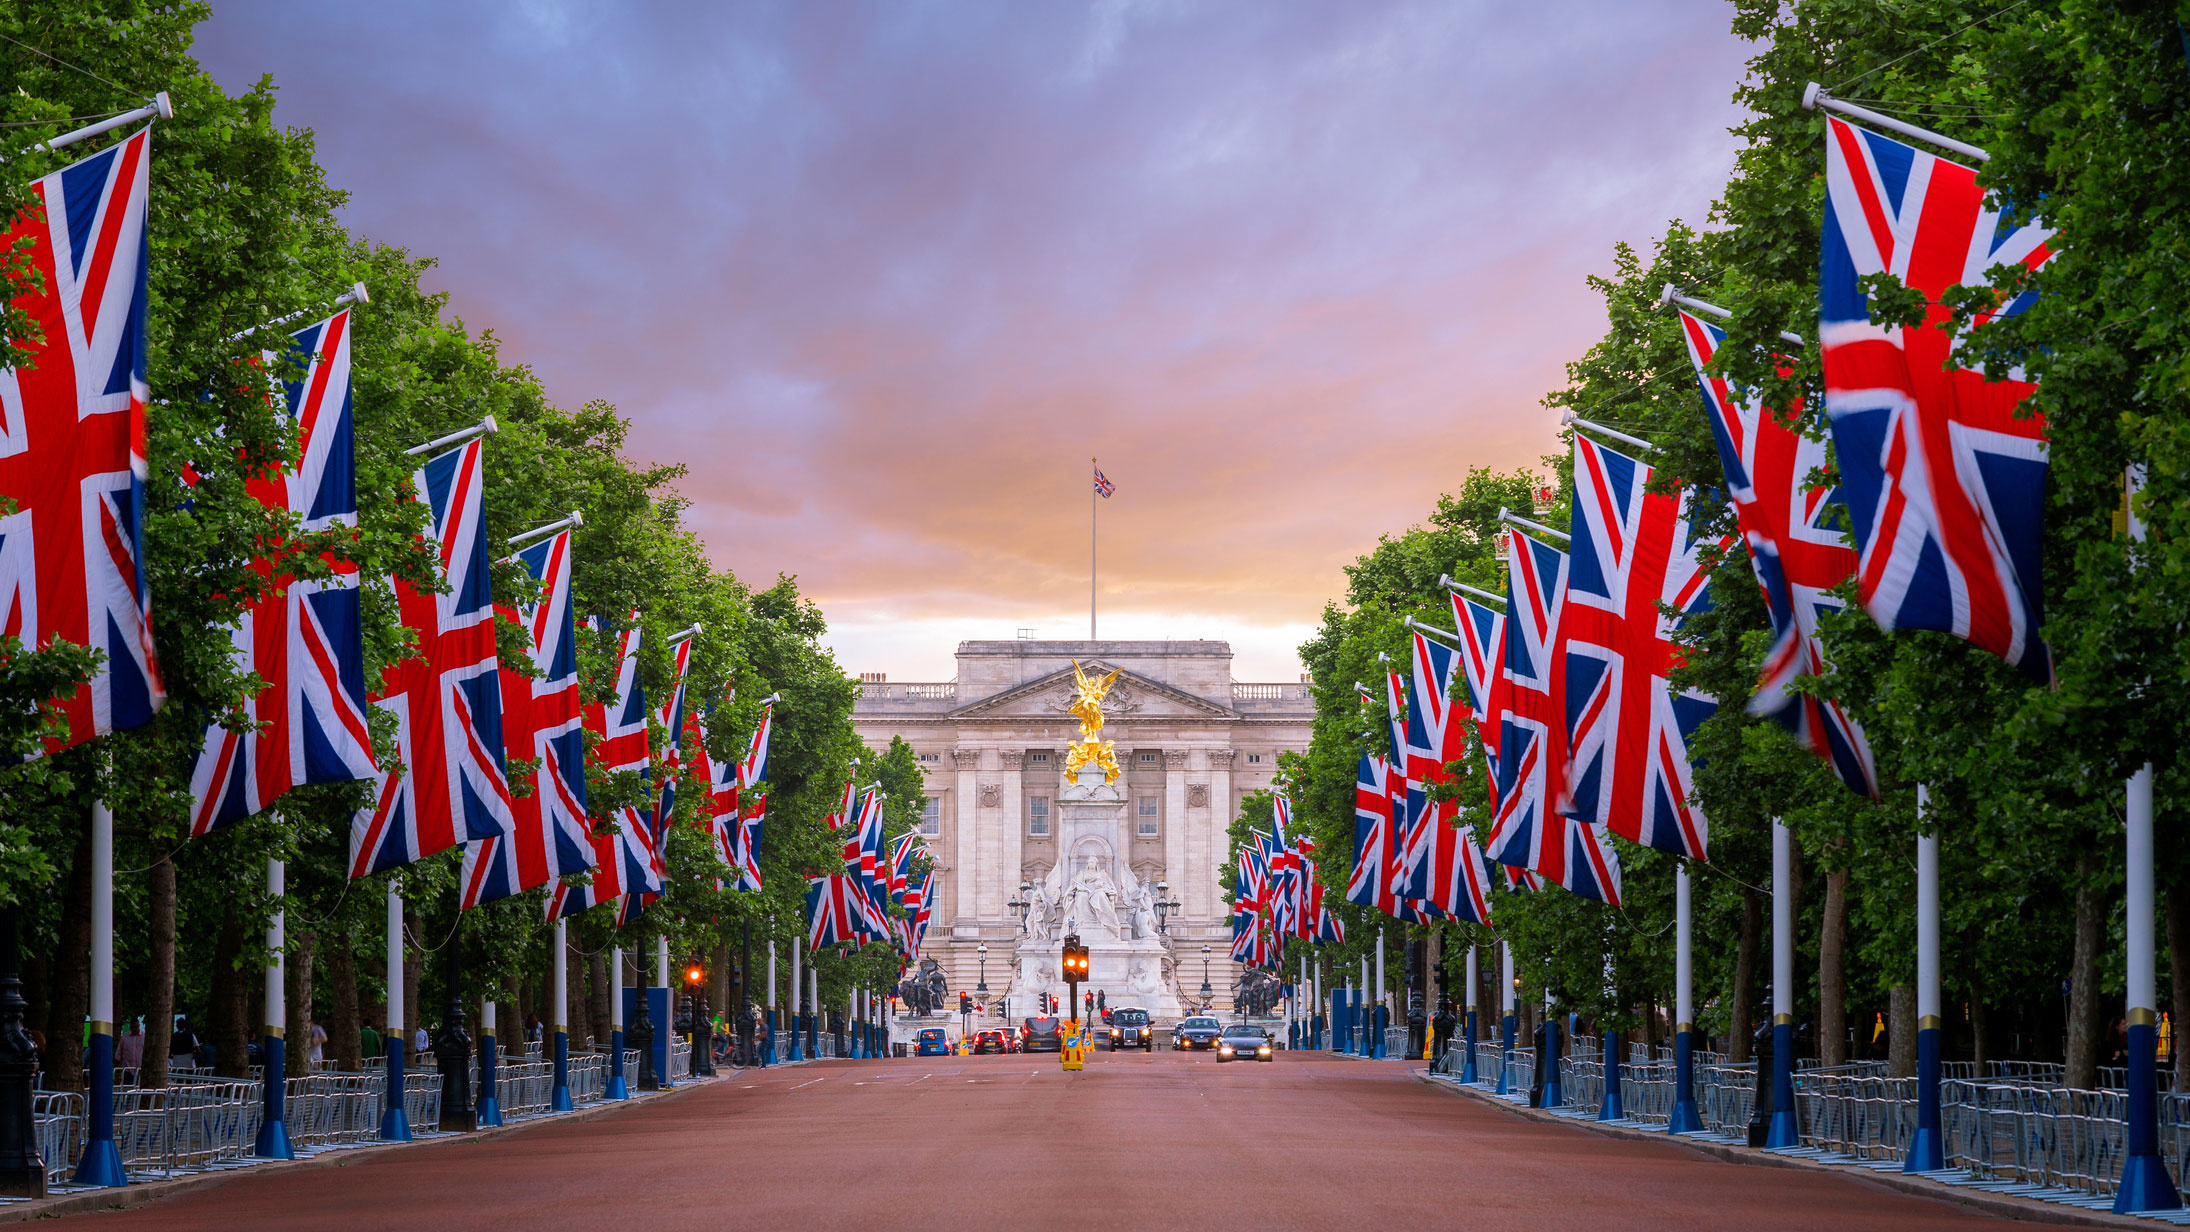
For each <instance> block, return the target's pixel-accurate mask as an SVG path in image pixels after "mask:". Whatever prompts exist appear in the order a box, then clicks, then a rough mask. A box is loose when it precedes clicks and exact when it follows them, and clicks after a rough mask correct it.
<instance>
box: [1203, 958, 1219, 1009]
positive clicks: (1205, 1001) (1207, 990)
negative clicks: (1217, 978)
mask: <svg viewBox="0 0 2190 1232" xmlns="http://www.w3.org/2000/svg"><path fill="white" fill-rule="evenodd" d="M1215 994H1216V990H1215V989H1213V988H1211V987H1209V947H1208V946H1206V945H1205V946H1203V947H1201V1010H1202V1013H1204V1014H1206V1013H1208V1012H1209V998H1210V997H1212V996H1214V995H1215Z"/></svg>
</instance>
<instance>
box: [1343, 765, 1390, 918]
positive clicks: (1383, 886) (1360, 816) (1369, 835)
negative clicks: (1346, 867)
mask: <svg viewBox="0 0 2190 1232" xmlns="http://www.w3.org/2000/svg"><path fill="white" fill-rule="evenodd" d="M1390 773H1391V768H1390V765H1389V763H1387V762H1386V761H1385V760H1384V759H1383V758H1381V757H1375V756H1372V755H1370V754H1368V753H1363V754H1362V755H1361V762H1360V765H1359V766H1358V767H1357V768H1356V770H1355V773H1354V869H1353V875H1352V876H1351V877H1349V878H1348V879H1347V881H1346V901H1347V902H1350V903H1359V904H1360V905H1361V906H1364V907H1374V908H1376V909H1377V910H1378V911H1382V912H1385V913H1386V914H1392V913H1394V912H1395V911H1396V909H1397V907H1398V897H1397V896H1396V895H1395V894H1394V893H1393V892H1392V889H1393V886H1395V885H1396V884H1397V883H1398V881H1399V876H1398V871H1399V861H1398V856H1397V853H1396V851H1395V850H1394V849H1395V848H1396V847H1397V843H1396V842H1394V838H1395V835H1394V834H1393V832H1392V793H1391V789H1390V787H1388V786H1387V785H1386V780H1387V778H1388V776H1389V775H1390Z"/></svg>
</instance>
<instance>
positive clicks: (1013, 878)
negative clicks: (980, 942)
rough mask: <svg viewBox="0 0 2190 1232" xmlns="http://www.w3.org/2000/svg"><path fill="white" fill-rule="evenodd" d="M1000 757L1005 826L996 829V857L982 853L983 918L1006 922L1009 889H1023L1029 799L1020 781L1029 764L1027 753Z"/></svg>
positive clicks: (1052, 822)
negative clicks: (1021, 878)
mask: <svg viewBox="0 0 2190 1232" xmlns="http://www.w3.org/2000/svg"><path fill="white" fill-rule="evenodd" d="M998 756H999V758H1000V760H1001V761H1002V763H1003V768H1004V783H1003V788H1004V790H1003V803H1002V805H1001V806H1000V807H1001V811H1002V813H1003V818H1002V821H1003V824H1002V825H1000V826H998V827H997V828H996V840H995V843H994V848H995V851H996V855H995V858H994V859H988V858H986V857H987V856H988V853H987V852H986V851H984V852H982V855H983V857H984V859H983V862H982V866H981V871H980V876H981V918H982V919H984V920H1001V919H1003V918H1004V900H1005V899H1007V898H1010V897H1011V894H1010V893H1008V892H1007V888H1008V889H1009V890H1011V891H1016V890H1017V889H1018V888H1019V864H1020V859H1021V857H1020V851H1021V849H1022V848H1021V844H1022V843H1023V842H1024V839H1025V835H1026V831H1027V818H1026V811H1027V810H1026V797H1025V795H1024V793H1023V792H1022V791H1021V786H1022V780H1021V778H1020V768H1021V766H1022V764H1023V763H1024V762H1025V761H1026V751H1025V750H1024V749H1002V750H999V752H998ZM1056 824H1057V818H1056V809H1055V806H1054V802H1053V803H1052V807H1051V810H1050V825H1051V826H1052V827H1053V828H1054V827H1055V826H1056ZM1053 832H1054V831H1053Z"/></svg>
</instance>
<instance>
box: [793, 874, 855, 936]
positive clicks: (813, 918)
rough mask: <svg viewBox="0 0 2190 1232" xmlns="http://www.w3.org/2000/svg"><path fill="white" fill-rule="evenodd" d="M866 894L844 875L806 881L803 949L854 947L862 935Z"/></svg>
mask: <svg viewBox="0 0 2190 1232" xmlns="http://www.w3.org/2000/svg"><path fill="white" fill-rule="evenodd" d="M866 897H867V893H866V891H865V890H863V889H861V888H860V887H859V886H857V885H855V884H853V881H852V878H850V877H846V876H841V875H839V876H832V877H808V878H807V879H806V948H807V949H809V950H818V949H820V948H821V947H823V946H825V945H854V944H857V943H858V942H859V941H860V940H861V939H862V938H863V936H864V934H865V924H864V919H863V917H864V910H863V908H862V907H861V904H862V903H863V902H864V901H865V899H866Z"/></svg>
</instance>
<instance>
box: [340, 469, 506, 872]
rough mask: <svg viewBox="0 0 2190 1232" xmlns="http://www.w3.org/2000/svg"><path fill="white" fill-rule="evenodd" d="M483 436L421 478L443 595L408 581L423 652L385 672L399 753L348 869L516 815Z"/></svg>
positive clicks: (408, 612)
mask: <svg viewBox="0 0 2190 1232" xmlns="http://www.w3.org/2000/svg"><path fill="white" fill-rule="evenodd" d="M485 449H486V445H485V442H484V441H483V440H480V439H476V438H475V439H473V440H470V441H467V442H465V443H464V444H462V445H459V446H457V447H456V448H454V449H451V450H449V451H447V452H445V453H442V454H439V455H437V456H436V457H433V458H431V459H428V460H427V462H426V464H425V465H424V466H421V467H419V468H418V471H417V473H416V474H415V475H414V476H413V477H412V482H413V484H414V486H415V488H416V490H417V495H418V498H419V499H420V500H422V501H424V502H425V504H426V509H427V523H428V525H427V537H426V546H427V547H428V548H429V549H430V550H431V552H432V555H433V568H434V572H435V576H436V577H437V578H439V579H441V580H443V581H445V582H446V583H447V584H448V591H447V593H445V594H439V593H431V592H429V593H424V594H421V593H420V592H419V591H418V590H417V589H416V588H414V587H412V586H411V585H410V584H409V583H407V582H403V581H400V580H398V581H397V582H396V584H395V586H396V601H397V604H398V607H399V610H400V612H401V614H402V618H403V623H404V625H405V626H407V627H408V628H410V630H411V631H412V632H413V633H414V634H415V635H416V636H417V638H418V653H417V654H416V655H414V656H412V657H411V658H408V659H405V660H403V661H402V662H400V663H397V664H395V665H394V666H392V667H390V668H388V669H387V671H386V672H384V673H382V675H381V680H380V693H379V694H378V695H377V696H375V697H374V698H373V699H372V701H373V704H374V705H376V706H378V707H380V708H381V709H382V710H384V711H386V712H388V713H389V714H391V715H393V716H394V718H395V722H396V749H397V757H396V760H395V762H394V764H392V765H388V766H384V767H383V768H382V771H381V773H380V776H379V782H378V783H377V785H376V786H377V790H376V791H375V792H374V796H373V799H372V800H371V801H370V802H369V803H367V804H366V805H365V806H364V807H363V808H361V809H359V810H358V812H357V816H356V818H355V819H354V820H353V821H352V822H351V825H350V876H351V877H353V878H357V877H364V876H368V875H370V874H372V873H378V872H384V871H386V870H388V869H391V868H397V867H400V866H402V865H405V864H409V863H411V862H412V861H415V860H422V859H425V858H426V857H427V856H430V855H433V854H435V853H436V852H442V851H447V850H448V849H449V848H451V847H454V846H456V845H457V844H459V843H462V842H465V841H467V840H470V839H484V838H497V837H500V836H503V835H506V834H509V833H511V832H512V830H513V828H514V827H515V825H516V820H515V817H516V808H515V803H514V802H513V801H512V800H511V798H510V789H509V778H508V772H507V769H506V766H505V764H504V762H503V745H502V680H501V671H500V665H499V663H498V662H497V661H496V659H495V655H494V600H493V595H492V592H491V589H490V587H489V584H488V583H489V579H488V574H487V565H488V557H487V536H486V530H485V528H484V527H483V526H482V525H481V519H482V505H481V499H480V497H481V489H482V488H483V487H484V486H485V482H486V470H485V466H484V455H485Z"/></svg>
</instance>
